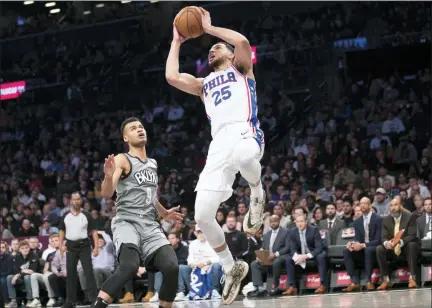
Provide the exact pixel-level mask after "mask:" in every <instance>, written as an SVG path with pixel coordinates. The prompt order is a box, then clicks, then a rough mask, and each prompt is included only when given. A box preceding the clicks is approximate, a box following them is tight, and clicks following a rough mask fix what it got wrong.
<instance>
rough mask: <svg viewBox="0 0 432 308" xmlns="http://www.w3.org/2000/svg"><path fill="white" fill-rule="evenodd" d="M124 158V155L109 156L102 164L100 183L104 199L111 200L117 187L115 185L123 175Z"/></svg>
mask: <svg viewBox="0 0 432 308" xmlns="http://www.w3.org/2000/svg"><path fill="white" fill-rule="evenodd" d="M125 160H126V158H125V157H124V155H122V154H119V155H117V156H115V157H114V155H109V156H108V157H107V158H105V163H104V174H105V176H104V180H103V182H102V188H101V194H102V197H104V198H111V197H112V196H113V194H114V191H115V189H116V187H117V183H118V181H119V179H120V177H121V175H122V174H123V171H124V168H125V166H126V164H125V163H126V161H125Z"/></svg>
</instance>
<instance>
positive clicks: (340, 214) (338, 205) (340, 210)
mask: <svg viewBox="0 0 432 308" xmlns="http://www.w3.org/2000/svg"><path fill="white" fill-rule="evenodd" d="M335 203H336V216H337V217H339V218H342V217H343V215H344V214H345V212H344V206H343V204H344V201H343V199H342V198H341V197H339V198H337V199H336V202H335Z"/></svg>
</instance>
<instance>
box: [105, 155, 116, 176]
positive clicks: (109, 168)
mask: <svg viewBox="0 0 432 308" xmlns="http://www.w3.org/2000/svg"><path fill="white" fill-rule="evenodd" d="M115 169H116V165H115V160H114V155H112V154H111V155H108V157H107V158H105V163H104V173H105V176H106V177H108V178H112V177H113V174H114V171H115Z"/></svg>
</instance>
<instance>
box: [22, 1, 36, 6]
mask: <svg viewBox="0 0 432 308" xmlns="http://www.w3.org/2000/svg"><path fill="white" fill-rule="evenodd" d="M33 3H34V1H24V5H30V4H33Z"/></svg>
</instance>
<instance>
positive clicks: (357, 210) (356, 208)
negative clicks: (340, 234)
mask: <svg viewBox="0 0 432 308" xmlns="http://www.w3.org/2000/svg"><path fill="white" fill-rule="evenodd" d="M362 215H363V213H362V210H361V206H360V204H357V205H356V206H354V216H353V221H352V222H351V224H350V225H348V226H350V227H351V226H352V224H353V223H354V221H356V220H357V219H359V218H360V217H362Z"/></svg>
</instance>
